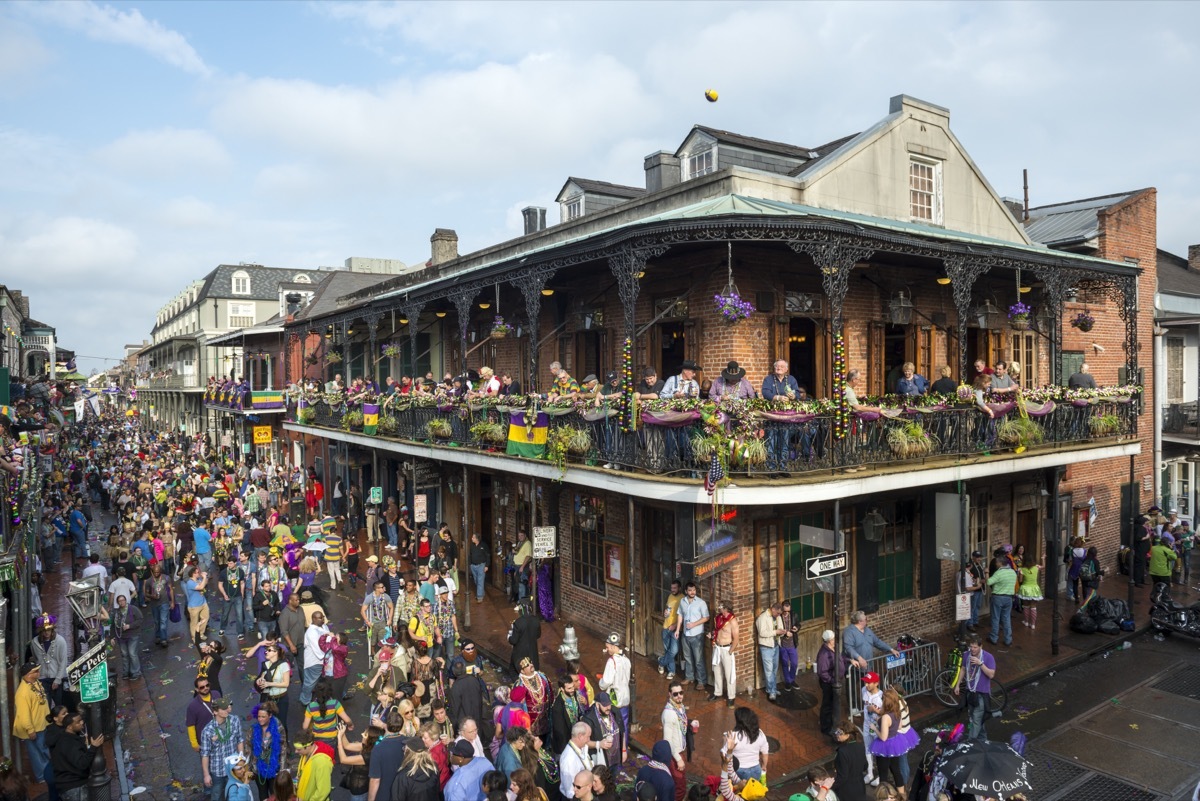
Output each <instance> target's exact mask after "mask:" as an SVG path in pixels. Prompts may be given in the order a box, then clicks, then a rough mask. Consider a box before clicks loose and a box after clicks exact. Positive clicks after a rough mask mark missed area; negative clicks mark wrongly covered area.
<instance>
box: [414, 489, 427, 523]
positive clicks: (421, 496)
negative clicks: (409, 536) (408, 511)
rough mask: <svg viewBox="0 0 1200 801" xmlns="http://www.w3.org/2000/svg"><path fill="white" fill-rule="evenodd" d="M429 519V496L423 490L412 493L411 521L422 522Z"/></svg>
mask: <svg viewBox="0 0 1200 801" xmlns="http://www.w3.org/2000/svg"><path fill="white" fill-rule="evenodd" d="M428 519H429V496H428V495H426V494H425V493H423V492H419V493H417V494H416V495H413V522H416V523H424V522H425V521H426V520H428Z"/></svg>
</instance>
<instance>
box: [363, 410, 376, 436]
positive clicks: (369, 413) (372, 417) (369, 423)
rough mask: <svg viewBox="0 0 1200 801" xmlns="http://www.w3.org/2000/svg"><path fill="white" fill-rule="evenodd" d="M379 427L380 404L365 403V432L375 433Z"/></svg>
mask: <svg viewBox="0 0 1200 801" xmlns="http://www.w3.org/2000/svg"><path fill="white" fill-rule="evenodd" d="M378 427H379V404H378V403H364V404H363V433H364V434H374V433H375V429H376V428H378Z"/></svg>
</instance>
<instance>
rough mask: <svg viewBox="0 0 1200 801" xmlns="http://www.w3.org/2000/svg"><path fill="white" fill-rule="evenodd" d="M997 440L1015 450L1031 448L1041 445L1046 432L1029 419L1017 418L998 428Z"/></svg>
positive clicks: (1001, 424)
mask: <svg viewBox="0 0 1200 801" xmlns="http://www.w3.org/2000/svg"><path fill="white" fill-rule="evenodd" d="M996 439H997V440H999V441H1000V443H1001V444H1003V445H1008V446H1011V447H1014V448H1030V447H1033V446H1034V445H1041V444H1042V441H1043V440H1045V439H1046V432H1045V431H1043V430H1042V427H1041V426H1039V425H1038V424H1037V423H1035V422H1034V421H1032V420H1030V419H1029V418H1028V417H1016V418H1014V419H1011V420H1005V421H1004V422H1002V423H1000V425H998V426H996Z"/></svg>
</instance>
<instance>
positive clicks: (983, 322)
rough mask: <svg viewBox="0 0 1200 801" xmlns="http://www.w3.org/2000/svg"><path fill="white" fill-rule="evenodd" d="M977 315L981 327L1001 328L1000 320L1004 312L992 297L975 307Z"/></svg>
mask: <svg viewBox="0 0 1200 801" xmlns="http://www.w3.org/2000/svg"><path fill="white" fill-rule="evenodd" d="M975 316H976V318H977V320H978V323H979V327H980V328H988V329H991V328H999V327H1000V320H1001V319H1002V318H1003V316H1004V312H1002V311H1000V309H999V308H998V307H997V306H996V304H994V303H992V300H991V298H988V299H987V300H985V301H984V302H983V305H982V306H980V307H978V308H977V309H975Z"/></svg>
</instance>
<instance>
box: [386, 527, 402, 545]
mask: <svg viewBox="0 0 1200 801" xmlns="http://www.w3.org/2000/svg"><path fill="white" fill-rule="evenodd" d="M399 536H400V528H399V526H397V525H395V524H394V523H388V524H387V538H388V545H390V546H392V547H393V548H395V547H396V545H397V540H398V539H399Z"/></svg>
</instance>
